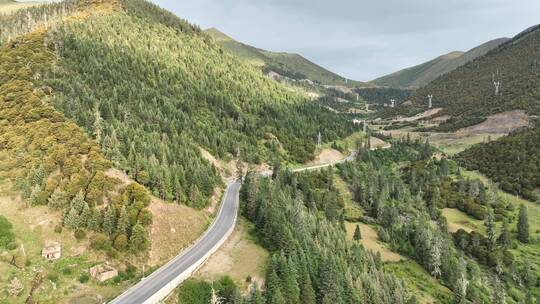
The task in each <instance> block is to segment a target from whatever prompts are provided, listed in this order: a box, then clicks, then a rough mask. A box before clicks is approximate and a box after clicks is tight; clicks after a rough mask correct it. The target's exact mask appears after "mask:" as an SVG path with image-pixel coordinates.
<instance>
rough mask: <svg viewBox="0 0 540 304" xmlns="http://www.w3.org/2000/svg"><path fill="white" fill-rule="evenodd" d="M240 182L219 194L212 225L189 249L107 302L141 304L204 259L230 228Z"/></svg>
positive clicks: (233, 219)
mask: <svg viewBox="0 0 540 304" xmlns="http://www.w3.org/2000/svg"><path fill="white" fill-rule="evenodd" d="M240 187H241V184H240V182H238V181H237V182H234V183H232V184H229V185H228V187H227V191H226V193H225V195H224V197H223V202H222V204H221V208H220V211H219V213H218V215H217V216H216V219H215V220H214V223H213V224H212V226H211V227H210V228H209V229H208V230H207V232H206V233H205V234H204V235H203V236H202V237H201V238H200V239H199V240H198V241H197V242H196V243H195V244H194V245H193V246H192V247H190V248H188V249H187V250H185V251H184V252H183V253H182V254H181V255H179V256H177V257H176V258H174V259H173V260H171V261H170V262H169V263H167V264H166V265H164V266H163V267H161V268H159V269H158V270H156V271H154V272H153V273H152V274H151V275H150V276H148V277H147V278H145V279H144V280H142V281H140V282H139V283H138V284H136V285H135V286H133V287H131V288H130V289H128V290H127V291H126V292H124V293H123V294H122V295H120V296H119V297H117V298H116V299H114V300H113V301H111V302H110V303H112V304H142V303H144V302H145V301H146V300H148V299H149V298H150V297H151V296H153V295H154V294H156V293H157V292H158V291H159V290H161V289H162V288H163V287H164V286H166V285H167V284H169V283H170V282H171V281H173V280H174V279H175V278H176V277H178V276H179V275H181V274H182V273H184V272H186V271H187V270H188V269H189V268H190V267H191V266H193V265H194V264H196V263H197V262H199V261H200V260H201V259H204V258H205V255H206V254H207V253H208V252H211V251H213V250H215V248H214V247H216V246H219V244H220V241H221V240H222V239H223V238H224V237H225V235H226V234H227V232H228V231H229V230H230V229H231V228H232V227H234V225H235V222H236V215H237V213H238V194H239V191H240Z"/></svg>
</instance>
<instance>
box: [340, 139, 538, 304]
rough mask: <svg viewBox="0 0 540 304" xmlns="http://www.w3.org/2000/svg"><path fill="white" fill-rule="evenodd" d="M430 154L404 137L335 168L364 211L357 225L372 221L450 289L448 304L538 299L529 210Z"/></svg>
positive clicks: (384, 237)
mask: <svg viewBox="0 0 540 304" xmlns="http://www.w3.org/2000/svg"><path fill="white" fill-rule="evenodd" d="M433 152H434V150H432V148H431V147H430V146H429V145H428V144H426V143H420V142H418V141H411V140H409V139H402V140H400V141H396V142H393V146H392V148H390V149H385V150H376V151H369V150H361V151H360V152H359V154H358V159H357V161H356V162H354V163H346V164H342V165H339V169H340V173H341V175H342V177H343V178H344V180H346V181H347V182H348V183H349V185H350V187H351V190H352V191H353V200H354V201H355V202H357V203H358V204H359V205H360V206H361V208H362V209H363V210H364V212H365V213H364V214H365V215H364V217H363V218H362V219H361V220H362V222H364V223H368V224H376V225H377V232H378V236H379V237H380V238H381V239H382V240H383V241H385V242H387V243H389V244H390V246H391V248H392V249H393V250H395V251H397V252H399V253H401V254H402V255H405V256H407V257H409V258H411V259H413V260H416V261H417V262H418V263H419V264H420V265H422V267H424V269H425V270H426V271H427V272H428V273H429V274H430V275H431V276H432V277H434V278H436V279H438V280H439V281H440V282H441V283H442V284H444V285H445V286H447V287H448V288H450V289H451V290H452V291H453V293H454V300H453V302H452V303H469V301H470V302H471V303H497V304H499V303H520V302H521V301H523V300H525V299H527V300H526V301H530V302H529V303H533V302H532V301H533V300H534V298H536V299H538V298H539V296H540V294H539V289H538V285H536V284H537V282H538V281H537V280H538V274H537V269H538V268H537V267H538V263H539V261H538V259H537V258H536V257H535V254H534V253H532V252H534V251H535V250H536V249H535V248H536V246H537V240H536V238H537V233H535V234H534V235H535V236H533V235H532V233H530V232H529V224H528V223H527V221H528V215H527V208H526V207H525V206H523V205H522V206H521V207H519V205H517V203H515V202H509V201H508V200H506V199H502V197H501V196H499V194H498V191H497V189H496V188H495V187H496V186H495V185H486V184H484V183H483V182H482V181H480V180H477V179H470V178H468V177H466V176H465V175H462V173H461V170H460V169H459V168H458V167H457V166H456V164H454V163H453V162H452V161H448V160H447V159H445V158H442V159H440V160H438V159H437V158H435V157H433V154H432V153H433ZM531 208H532V207H531ZM456 209H457V210H459V211H457V210H456ZM518 209H519V211H518ZM453 212H458V213H459V214H462V215H461V217H460V218H459V219H458V220H455V219H453V218H452V217H449V216H448V214H451V213H453ZM535 214H536V212H535ZM472 218H476V219H479V220H481V221H480V222H479V225H477V226H474V229H471V228H469V227H471V226H467V224H468V223H471V222H472V221H474V220H472ZM531 221H532V219H531ZM536 221H537V219H534V222H535V223H536ZM535 225H536V224H535ZM456 226H457V227H456ZM510 227H515V228H510ZM433 295H434V296H436V297H437V300H438V301H440V302H441V303H449V302H450V300H449V299H444V298H438V297H439V295H437V294H433Z"/></svg>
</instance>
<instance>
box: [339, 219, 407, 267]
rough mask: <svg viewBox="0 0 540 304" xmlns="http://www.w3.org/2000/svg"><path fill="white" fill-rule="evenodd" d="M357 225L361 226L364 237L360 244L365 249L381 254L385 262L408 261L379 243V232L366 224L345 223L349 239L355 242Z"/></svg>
mask: <svg viewBox="0 0 540 304" xmlns="http://www.w3.org/2000/svg"><path fill="white" fill-rule="evenodd" d="M357 224H358V225H359V226H360V233H361V235H362V239H361V240H360V242H361V243H362V245H363V246H364V248H366V249H367V250H371V251H373V252H374V253H380V254H381V260H382V261H383V262H399V261H404V260H407V258H405V257H404V256H402V255H400V254H398V253H395V252H393V251H391V250H390V249H388V248H387V247H386V246H385V245H384V244H382V243H381V242H380V241H379V236H378V235H377V231H375V229H373V228H371V227H370V226H368V225H366V224H362V223H351V222H345V228H346V229H347V238H348V239H349V240H351V241H353V236H354V230H355V228H356V225H357Z"/></svg>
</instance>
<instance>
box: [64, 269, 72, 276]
mask: <svg viewBox="0 0 540 304" xmlns="http://www.w3.org/2000/svg"><path fill="white" fill-rule="evenodd" d="M62 274H63V275H65V276H69V275H72V274H73V269H71V268H69V267H66V268H64V269H62Z"/></svg>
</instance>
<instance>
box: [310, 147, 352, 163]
mask: <svg viewBox="0 0 540 304" xmlns="http://www.w3.org/2000/svg"><path fill="white" fill-rule="evenodd" d="M344 158H345V155H343V153H341V152H339V151H338V150H336V149H331V148H325V149H322V150H321V151H320V152H319V154H318V155H317V156H316V157H315V159H314V160H312V161H310V162H309V163H308V165H321V164H326V163H334V162H336V161H338V160H341V159H344Z"/></svg>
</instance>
